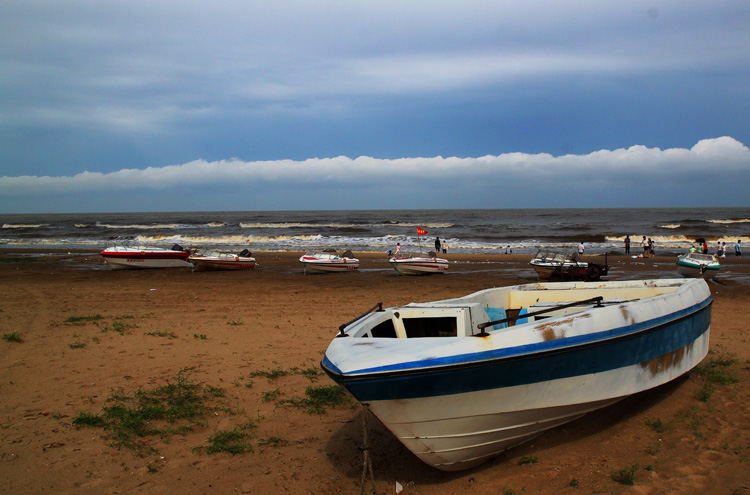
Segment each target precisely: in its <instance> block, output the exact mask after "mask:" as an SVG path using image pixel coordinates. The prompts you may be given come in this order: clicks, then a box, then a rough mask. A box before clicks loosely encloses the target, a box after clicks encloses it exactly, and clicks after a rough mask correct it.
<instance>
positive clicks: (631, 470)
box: [612, 462, 639, 486]
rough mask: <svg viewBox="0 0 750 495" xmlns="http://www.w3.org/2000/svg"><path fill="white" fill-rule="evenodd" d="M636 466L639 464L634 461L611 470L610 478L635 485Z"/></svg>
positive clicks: (623, 483)
mask: <svg viewBox="0 0 750 495" xmlns="http://www.w3.org/2000/svg"><path fill="white" fill-rule="evenodd" d="M638 467H639V465H638V463H637V462H636V463H635V464H633V465H632V466H630V467H627V468H622V469H618V470H617V471H612V479H613V480H614V481H615V482H616V483H619V484H621V485H628V486H632V485H635V472H636V471H638Z"/></svg>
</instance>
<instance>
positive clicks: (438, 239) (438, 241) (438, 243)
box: [435, 237, 440, 254]
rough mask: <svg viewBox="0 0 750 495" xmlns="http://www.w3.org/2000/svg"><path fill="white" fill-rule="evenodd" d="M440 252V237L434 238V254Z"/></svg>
mask: <svg viewBox="0 0 750 495" xmlns="http://www.w3.org/2000/svg"><path fill="white" fill-rule="evenodd" d="M439 252H440V237H436V238H435V254H438V253H439Z"/></svg>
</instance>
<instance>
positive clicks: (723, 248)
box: [625, 235, 742, 258]
mask: <svg viewBox="0 0 750 495" xmlns="http://www.w3.org/2000/svg"><path fill="white" fill-rule="evenodd" d="M700 241H702V242H698V245H697V248H696V247H695V246H692V247H691V248H690V252H691V253H695V252H700V253H703V254H708V243H707V242H706V240H705V239H701V240H700ZM640 245H641V247H642V248H643V257H644V258H649V257H651V256H654V241H653V240H652V239H651V238H650V237H649V238H648V239H647V238H646V236H645V235H644V236H643V240H642V241H641V244H640ZM625 254H630V236H629V235H626V236H625ZM716 257H717V258H726V257H727V243H726V242H722V241H718V242H717V245H716ZM734 257H735V258H742V239H737V243H736V244H735V245H734Z"/></svg>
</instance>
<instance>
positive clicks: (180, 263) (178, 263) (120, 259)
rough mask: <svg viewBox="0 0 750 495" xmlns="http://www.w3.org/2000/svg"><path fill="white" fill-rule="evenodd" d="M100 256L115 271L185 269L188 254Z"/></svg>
mask: <svg viewBox="0 0 750 495" xmlns="http://www.w3.org/2000/svg"><path fill="white" fill-rule="evenodd" d="M101 254H102V256H103V257H104V261H105V262H107V264H108V265H109V266H111V267H112V268H113V269H115V270H121V269H141V268H187V267H189V266H190V263H189V262H188V257H189V256H190V255H189V254H188V253H183V252H179V251H164V252H158V251H155V252H149V251H131V252H107V251H103V252H102V253H101Z"/></svg>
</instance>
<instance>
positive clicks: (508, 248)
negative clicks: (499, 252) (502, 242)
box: [505, 244, 513, 254]
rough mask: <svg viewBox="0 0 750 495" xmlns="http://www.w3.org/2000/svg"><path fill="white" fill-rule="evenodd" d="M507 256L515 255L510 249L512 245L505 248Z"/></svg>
mask: <svg viewBox="0 0 750 495" xmlns="http://www.w3.org/2000/svg"><path fill="white" fill-rule="evenodd" d="M505 254H513V250H512V249H511V248H510V244H508V247H507V248H505Z"/></svg>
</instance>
